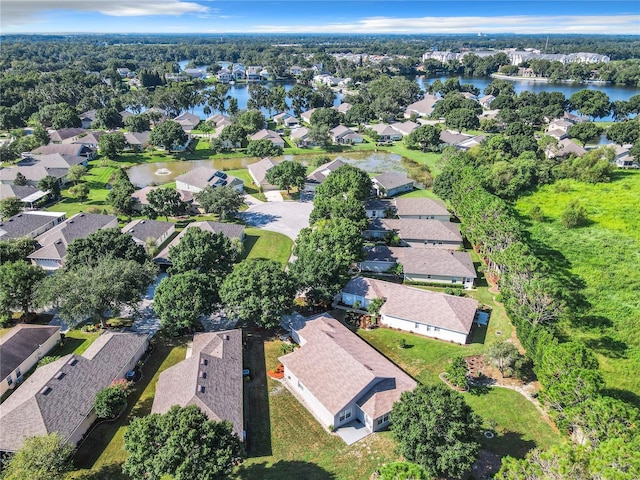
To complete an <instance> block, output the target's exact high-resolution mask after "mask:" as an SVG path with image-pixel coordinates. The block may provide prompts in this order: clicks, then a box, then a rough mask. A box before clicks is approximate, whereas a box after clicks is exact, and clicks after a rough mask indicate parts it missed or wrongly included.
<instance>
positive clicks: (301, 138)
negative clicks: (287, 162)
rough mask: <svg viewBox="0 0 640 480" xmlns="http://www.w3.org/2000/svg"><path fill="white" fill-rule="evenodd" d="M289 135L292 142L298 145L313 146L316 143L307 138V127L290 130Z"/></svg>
mask: <svg viewBox="0 0 640 480" xmlns="http://www.w3.org/2000/svg"><path fill="white" fill-rule="evenodd" d="M290 137H291V141H292V142H293V144H294V145H296V146H299V147H315V146H316V145H317V144H316V143H315V142H313V141H312V140H311V139H310V138H309V129H308V128H307V127H300V128H296V129H295V130H291V135H290Z"/></svg>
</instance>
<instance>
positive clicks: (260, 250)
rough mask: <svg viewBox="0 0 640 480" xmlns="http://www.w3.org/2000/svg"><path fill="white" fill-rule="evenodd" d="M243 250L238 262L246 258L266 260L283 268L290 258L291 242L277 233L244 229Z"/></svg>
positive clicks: (257, 229)
mask: <svg viewBox="0 0 640 480" xmlns="http://www.w3.org/2000/svg"><path fill="white" fill-rule="evenodd" d="M244 232H245V236H246V238H245V241H244V250H243V253H242V256H241V257H240V260H245V259H247V258H268V259H271V260H275V261H276V262H279V263H281V264H282V266H283V267H284V266H285V265H286V264H287V262H288V261H289V257H290V256H291V247H292V246H293V242H292V240H291V239H290V238H289V237H287V236H286V235H283V234H281V233H277V232H270V231H269V230H260V229H259V228H252V227H250V228H246V229H245V231H244Z"/></svg>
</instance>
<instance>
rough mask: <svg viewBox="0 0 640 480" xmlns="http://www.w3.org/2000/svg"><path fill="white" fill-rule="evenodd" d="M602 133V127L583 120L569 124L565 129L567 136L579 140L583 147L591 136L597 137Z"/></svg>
mask: <svg viewBox="0 0 640 480" xmlns="http://www.w3.org/2000/svg"><path fill="white" fill-rule="evenodd" d="M601 133H602V128H601V127H599V126H598V125H596V124H595V123H593V122H583V123H576V124H575V125H571V126H570V127H569V129H568V130H567V134H568V135H569V138H576V139H578V140H580V142H581V143H582V146H583V147H584V146H585V145H586V144H587V142H588V141H589V140H591V139H593V138H597V137H599V136H600V134H601Z"/></svg>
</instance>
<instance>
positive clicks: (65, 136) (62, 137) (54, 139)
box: [47, 128, 87, 143]
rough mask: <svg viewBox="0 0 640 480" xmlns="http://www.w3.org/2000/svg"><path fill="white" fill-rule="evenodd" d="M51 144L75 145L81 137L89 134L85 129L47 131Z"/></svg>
mask: <svg viewBox="0 0 640 480" xmlns="http://www.w3.org/2000/svg"><path fill="white" fill-rule="evenodd" d="M47 132H48V133H49V141H50V142H51V143H62V142H64V141H67V143H73V142H74V141H75V140H77V139H78V138H79V137H80V135H84V134H85V133H87V130H86V129H85V128H60V129H58V130H47Z"/></svg>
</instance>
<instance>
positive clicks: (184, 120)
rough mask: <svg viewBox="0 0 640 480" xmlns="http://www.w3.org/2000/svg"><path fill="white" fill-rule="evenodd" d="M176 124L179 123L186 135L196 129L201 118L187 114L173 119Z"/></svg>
mask: <svg viewBox="0 0 640 480" xmlns="http://www.w3.org/2000/svg"><path fill="white" fill-rule="evenodd" d="M173 121H174V122H178V123H179V124H180V126H181V127H182V130H184V131H185V132H186V133H189V132H191V130H193V129H195V128H196V127H197V126H198V124H199V123H200V117H198V116H197V115H194V114H192V113H188V112H185V113H183V114H181V115H178V116H177V117H176V118H174V119H173Z"/></svg>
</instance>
